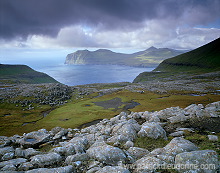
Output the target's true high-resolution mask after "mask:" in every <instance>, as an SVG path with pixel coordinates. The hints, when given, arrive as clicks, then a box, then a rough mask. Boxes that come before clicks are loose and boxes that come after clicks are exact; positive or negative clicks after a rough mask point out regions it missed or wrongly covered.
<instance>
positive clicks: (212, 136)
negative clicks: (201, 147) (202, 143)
mask: <svg viewBox="0 0 220 173" xmlns="http://www.w3.org/2000/svg"><path fill="white" fill-rule="evenodd" d="M208 138H209V140H210V141H218V136H216V135H208Z"/></svg>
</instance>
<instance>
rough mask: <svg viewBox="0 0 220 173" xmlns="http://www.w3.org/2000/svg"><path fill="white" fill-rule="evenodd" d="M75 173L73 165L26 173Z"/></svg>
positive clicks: (39, 169)
mask: <svg viewBox="0 0 220 173" xmlns="http://www.w3.org/2000/svg"><path fill="white" fill-rule="evenodd" d="M58 172H59V173H74V172H75V169H74V167H73V166H72V165H69V166H64V167H58V168H50V169H48V168H38V169H33V170H30V171H26V173H58Z"/></svg>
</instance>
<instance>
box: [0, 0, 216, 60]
mask: <svg viewBox="0 0 220 173" xmlns="http://www.w3.org/2000/svg"><path fill="white" fill-rule="evenodd" d="M218 37H220V0H0V63H1V61H2V62H5V61H7V60H9V59H10V58H12V57H13V58H21V57H28V58H29V59H31V58H36V57H38V58H39V57H47V58H53V57H61V56H63V57H64V55H65V56H66V54H67V53H72V52H74V51H76V50H78V49H89V50H96V49H98V48H107V49H111V50H114V51H117V52H127V53H130V52H135V51H137V50H144V49H147V48H149V47H151V46H155V47H158V48H159V47H168V48H174V49H195V48H197V47H199V46H201V45H204V44H206V43H208V42H210V41H212V40H214V39H217V38H218ZM64 58H65V57H64Z"/></svg>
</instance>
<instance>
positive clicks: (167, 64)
mask: <svg viewBox="0 0 220 173" xmlns="http://www.w3.org/2000/svg"><path fill="white" fill-rule="evenodd" d="M219 47H220V38H218V39H216V40H214V41H212V42H210V43H208V44H206V45H204V46H201V47H199V48H197V49H194V50H192V51H190V52H187V53H184V54H181V55H178V56H176V57H173V58H169V59H166V60H164V61H163V62H162V63H161V64H159V66H158V67H157V68H156V69H155V70H154V71H163V72H165V71H166V72H167V71H218V70H220V49H219Z"/></svg>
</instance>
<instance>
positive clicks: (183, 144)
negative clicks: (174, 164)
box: [164, 137, 198, 155]
mask: <svg viewBox="0 0 220 173" xmlns="http://www.w3.org/2000/svg"><path fill="white" fill-rule="evenodd" d="M164 150H165V153H164V154H167V155H177V154H179V153H182V152H189V151H195V150H198V147H197V146H195V144H193V143H192V142H190V141H188V140H186V139H183V138H181V137H176V138H173V139H172V140H171V141H170V143H169V144H167V145H166V146H165V147H164Z"/></svg>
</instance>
